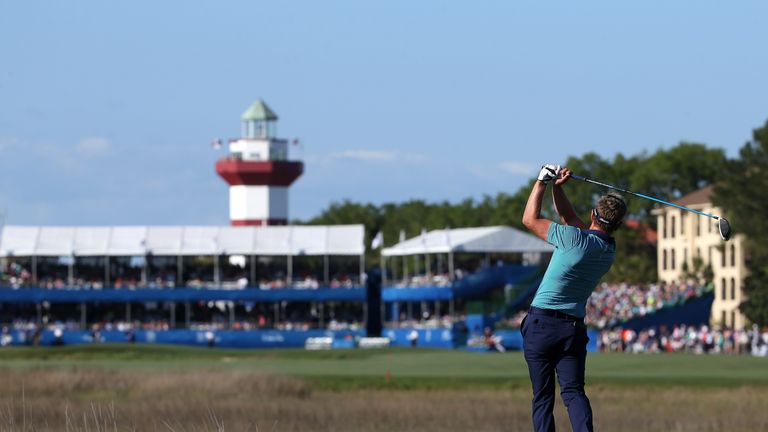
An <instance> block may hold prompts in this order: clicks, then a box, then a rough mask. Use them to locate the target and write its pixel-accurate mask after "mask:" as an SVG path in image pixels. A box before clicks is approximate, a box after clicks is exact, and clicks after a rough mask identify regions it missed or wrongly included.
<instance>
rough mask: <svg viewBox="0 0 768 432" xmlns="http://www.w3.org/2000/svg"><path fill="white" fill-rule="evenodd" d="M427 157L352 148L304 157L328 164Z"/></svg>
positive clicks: (418, 159)
mask: <svg viewBox="0 0 768 432" xmlns="http://www.w3.org/2000/svg"><path fill="white" fill-rule="evenodd" d="M426 159H427V157H426V156H424V155H422V154H419V153H405V152H401V151H397V150H372V149H350V150H343V151H339V152H335V153H329V154H326V155H324V156H319V155H312V154H308V155H306V156H305V157H304V160H305V161H306V162H310V163H321V164H328V163H332V162H334V161H361V162H385V163H392V162H422V161H424V160H426Z"/></svg>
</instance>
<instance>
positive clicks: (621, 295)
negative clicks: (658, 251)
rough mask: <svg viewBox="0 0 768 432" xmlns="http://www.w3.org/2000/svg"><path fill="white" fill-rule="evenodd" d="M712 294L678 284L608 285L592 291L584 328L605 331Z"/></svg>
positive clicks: (703, 289)
mask: <svg viewBox="0 0 768 432" xmlns="http://www.w3.org/2000/svg"><path fill="white" fill-rule="evenodd" d="M709 291H712V286H711V285H706V286H702V285H700V284H692V283H677V284H663V283H658V284H649V285H641V284H628V283H620V284H608V283H603V284H601V285H599V286H598V287H597V289H595V291H594V292H593V293H592V295H591V296H590V297H589V300H588V301H587V316H586V317H585V322H586V323H587V325H590V326H592V327H597V328H601V329H602V328H608V327H613V326H615V325H617V324H620V323H622V322H624V321H627V320H629V319H632V318H636V317H640V316H643V315H647V314H650V313H653V312H656V311H657V310H659V309H662V308H664V307H669V306H674V305H677V304H681V303H684V302H685V301H687V300H688V299H691V298H694V297H700V296H702V295H703V294H705V293H707V292H709Z"/></svg>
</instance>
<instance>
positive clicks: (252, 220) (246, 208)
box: [216, 99, 304, 226]
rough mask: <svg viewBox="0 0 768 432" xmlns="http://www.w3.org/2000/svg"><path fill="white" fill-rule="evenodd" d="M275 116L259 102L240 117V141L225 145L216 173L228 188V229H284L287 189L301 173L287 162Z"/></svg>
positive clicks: (298, 165)
mask: <svg viewBox="0 0 768 432" xmlns="http://www.w3.org/2000/svg"><path fill="white" fill-rule="evenodd" d="M276 134H277V115H276V114H275V113H274V112H273V111H272V110H271V109H270V108H269V107H268V106H267V104H266V103H264V101H262V100H261V99H259V100H257V101H256V102H254V104H253V105H251V106H250V107H249V108H248V109H247V110H245V112H244V113H243V115H242V138H239V139H233V140H230V141H229V155H227V156H226V157H224V158H222V159H219V160H218V161H217V162H216V172H217V173H218V174H219V175H220V176H221V178H223V179H224V181H226V182H227V183H228V184H229V219H230V221H231V223H232V225H237V226H239V225H286V224H287V223H288V188H289V187H290V186H291V184H292V183H293V182H294V181H295V180H296V179H297V178H299V176H301V174H302V173H303V172H304V164H303V163H302V162H301V161H292V160H289V158H288V140H285V139H279V138H277V137H276Z"/></svg>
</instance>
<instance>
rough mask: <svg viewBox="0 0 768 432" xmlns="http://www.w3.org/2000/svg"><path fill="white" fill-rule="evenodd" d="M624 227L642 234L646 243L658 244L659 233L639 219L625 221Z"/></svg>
mask: <svg viewBox="0 0 768 432" xmlns="http://www.w3.org/2000/svg"><path fill="white" fill-rule="evenodd" d="M624 226H625V227H627V228H628V229H631V230H633V231H637V232H638V233H640V235H641V236H642V237H643V240H644V241H645V242H646V243H656V241H657V240H658V233H657V232H656V230H654V229H653V228H651V227H650V226H648V225H646V224H644V223H642V222H640V221H639V220H637V219H627V220H626V221H624Z"/></svg>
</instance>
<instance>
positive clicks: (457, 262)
mask: <svg viewBox="0 0 768 432" xmlns="http://www.w3.org/2000/svg"><path fill="white" fill-rule="evenodd" d="M552 250H553V248H552V246H551V245H549V244H548V243H546V242H544V241H542V240H540V239H538V238H536V237H534V236H532V235H530V234H527V233H524V232H522V231H520V230H517V229H514V228H511V227H505V226H496V227H477V228H458V229H444V230H435V231H431V232H423V233H422V234H421V235H420V236H417V237H414V238H411V239H406V240H404V241H402V242H400V243H398V244H396V245H394V246H392V247H389V248H385V249H383V250H382V275H383V279H384V286H385V287H384V289H383V291H382V307H384V311H383V313H382V316H384V317H385V321H387V327H388V328H389V330H387V331H386V332H389V333H390V334H391V335H393V336H394V337H395V340H394V343H395V344H408V345H410V341H408V340H407V339H406V338H405V336H404V335H408V334H411V333H410V331H411V330H412V329H415V330H416V331H417V332H424V331H426V330H429V329H435V328H450V329H453V330H454V331H453V333H454V336H453V337H454V340H453V341H452V343H453V344H454V345H456V344H457V340H459V339H462V338H463V337H461V336H460V334H461V333H462V331H463V330H462V329H461V328H454V327H456V326H464V327H465V326H466V325H465V324H463V323H461V322H462V321H464V319H465V318H466V313H467V308H466V306H467V305H466V302H467V301H476V302H478V303H481V304H482V303H487V302H488V301H489V295H490V293H491V292H492V291H494V290H496V289H498V288H502V287H507V288H509V287H513V286H515V285H520V284H521V283H524V281H525V280H526V279H527V278H530V277H531V275H532V274H535V273H537V270H539V269H540V268H541V264H543V263H545V262H546V261H547V260H548V259H549V257H550V256H551V253H552ZM470 270H471V271H470ZM529 283H530V282H528V283H527V284H526V287H527V286H528V284H529ZM507 291H508V290H505V294H507ZM510 300H511V299H506V301H510ZM502 303H503V302H502ZM457 305H458V307H457ZM403 306H404V308H403ZM446 306H447V307H446ZM403 309H404V310H403ZM483 309H488V308H483ZM445 312H447V313H445ZM489 312H490V311H489ZM493 312H495V310H494V311H493ZM480 331H482V329H480ZM386 332H385V333H386ZM400 333H402V334H400ZM444 337H445V334H440V335H439V336H438V337H432V335H427V334H426V333H425V334H421V333H419V334H418V343H424V342H425V341H427V340H430V341H435V340H440V341H442V340H443V339H444ZM441 343H442V342H441Z"/></svg>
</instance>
